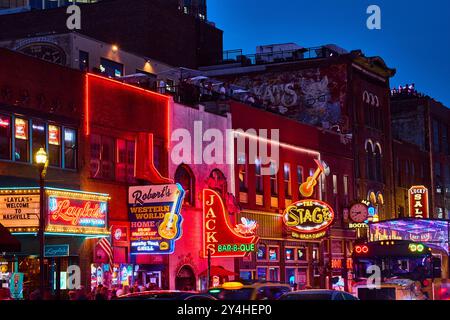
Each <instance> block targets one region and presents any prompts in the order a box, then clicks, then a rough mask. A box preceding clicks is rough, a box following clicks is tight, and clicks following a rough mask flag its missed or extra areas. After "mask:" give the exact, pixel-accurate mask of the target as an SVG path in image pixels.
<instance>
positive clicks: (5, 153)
mask: <svg viewBox="0 0 450 320" xmlns="http://www.w3.org/2000/svg"><path fill="white" fill-rule="evenodd" d="M11 127H12V126H11V117H8V116H3V115H0V159H3V160H11V145H12V139H11V138H12V137H11V132H12V129H11Z"/></svg>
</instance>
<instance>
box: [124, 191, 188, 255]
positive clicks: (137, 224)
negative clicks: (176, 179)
mask: <svg viewBox="0 0 450 320" xmlns="http://www.w3.org/2000/svg"><path fill="white" fill-rule="evenodd" d="M184 194H185V192H184V190H183V188H182V187H181V185H179V184H167V185H150V186H138V187H130V188H129V192H128V214H129V218H130V245H131V254H132V255H139V254H172V253H173V252H174V251H175V242H176V241H177V240H179V239H180V238H181V236H182V223H183V217H182V216H181V214H180V210H181V205H182V203H183V198H184Z"/></svg>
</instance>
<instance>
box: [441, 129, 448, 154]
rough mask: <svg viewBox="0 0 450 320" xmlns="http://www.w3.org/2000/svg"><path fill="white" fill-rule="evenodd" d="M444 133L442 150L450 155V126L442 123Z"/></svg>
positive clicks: (442, 132)
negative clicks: (449, 132)
mask: <svg viewBox="0 0 450 320" xmlns="http://www.w3.org/2000/svg"><path fill="white" fill-rule="evenodd" d="M441 134H442V152H443V153H444V154H446V155H448V127H447V126H446V125H444V124H443V125H442V128H441Z"/></svg>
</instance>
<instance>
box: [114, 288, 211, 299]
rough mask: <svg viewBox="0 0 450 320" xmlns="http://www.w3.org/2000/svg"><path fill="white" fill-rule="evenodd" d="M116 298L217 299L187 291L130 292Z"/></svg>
mask: <svg viewBox="0 0 450 320" xmlns="http://www.w3.org/2000/svg"><path fill="white" fill-rule="evenodd" d="M117 300H191V301H194V300H199V301H200V300H217V299H216V298H214V297H213V296H211V295H209V294H201V293H198V292H189V291H162V290H161V291H146V292H138V293H130V294H127V295H123V296H120V297H118V298H117Z"/></svg>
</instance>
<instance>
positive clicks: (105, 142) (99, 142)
mask: <svg viewBox="0 0 450 320" xmlns="http://www.w3.org/2000/svg"><path fill="white" fill-rule="evenodd" d="M114 142H115V141H114V139H113V138H110V137H105V136H100V135H96V134H93V135H91V177H92V178H96V179H109V180H113V179H114Z"/></svg>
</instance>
